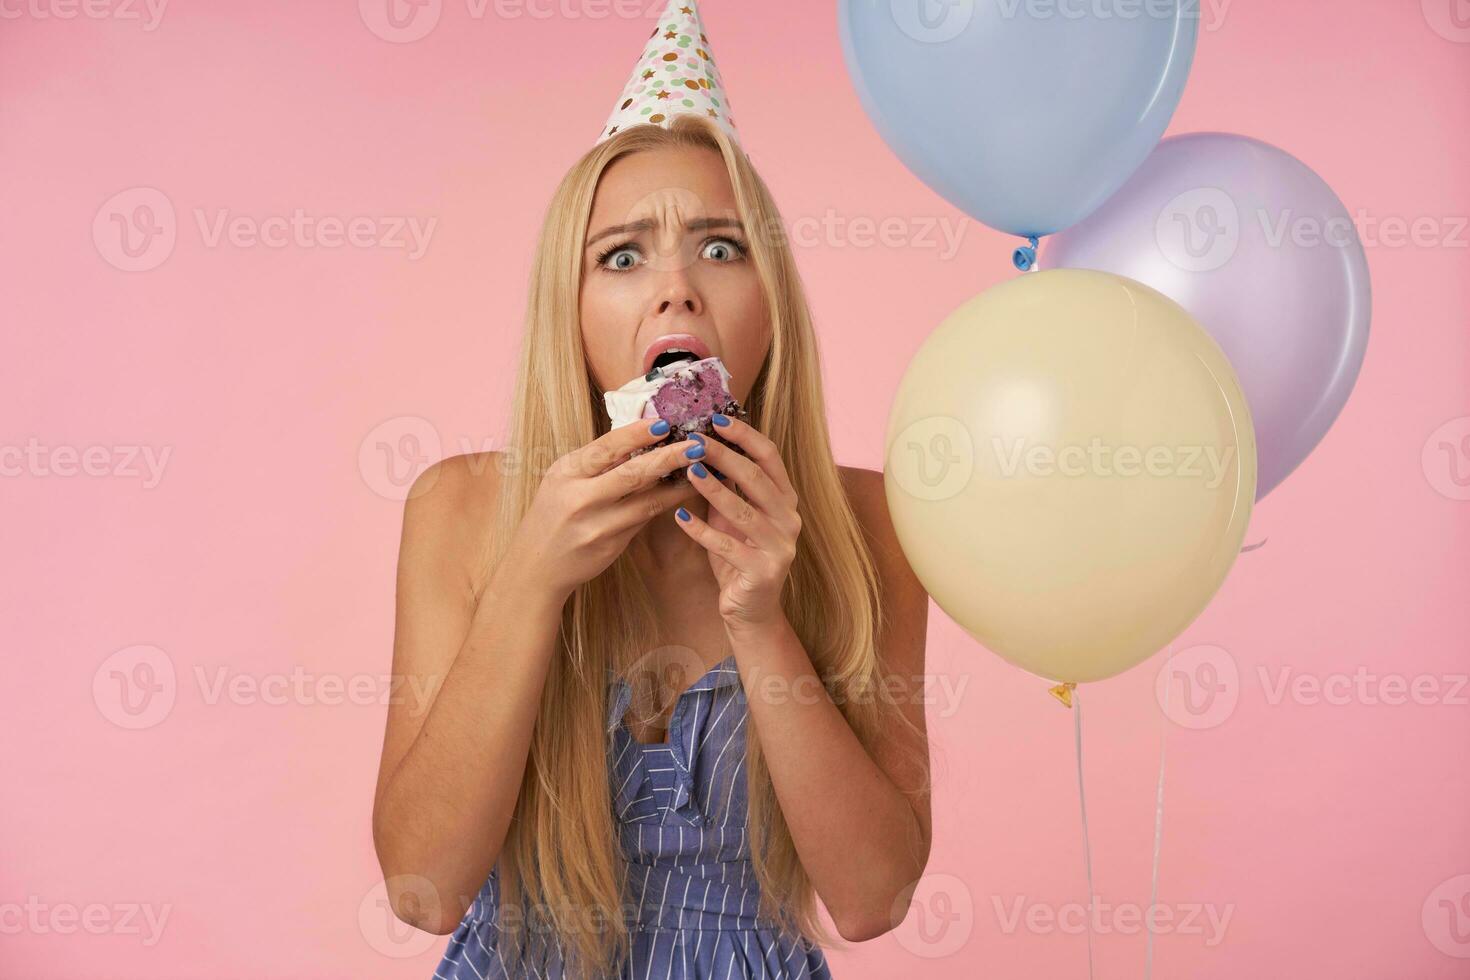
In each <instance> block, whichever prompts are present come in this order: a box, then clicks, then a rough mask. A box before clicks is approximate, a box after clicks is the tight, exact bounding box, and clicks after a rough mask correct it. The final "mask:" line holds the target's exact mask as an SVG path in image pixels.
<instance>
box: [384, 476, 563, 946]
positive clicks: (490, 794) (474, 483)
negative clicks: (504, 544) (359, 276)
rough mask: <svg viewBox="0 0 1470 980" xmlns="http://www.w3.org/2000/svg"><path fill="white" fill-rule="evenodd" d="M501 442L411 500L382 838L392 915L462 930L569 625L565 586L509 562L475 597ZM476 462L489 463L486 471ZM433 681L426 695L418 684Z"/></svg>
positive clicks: (419, 489)
mask: <svg viewBox="0 0 1470 980" xmlns="http://www.w3.org/2000/svg"><path fill="white" fill-rule="evenodd" d="M491 456H492V454H488V453H487V454H482V455H478V456H474V457H471V456H456V457H453V458H451V459H448V460H444V461H442V462H440V463H436V464H434V465H433V466H431V467H430V468H429V469H428V470H425V471H424V473H423V474H422V475H420V477H419V479H418V480H417V481H416V482H415V484H414V489H413V490H412V491H411V492H410V494H409V498H408V501H407V503H406V504H405V507H404V517H403V534H402V541H401V544H400V551H399V560H398V587H397V600H396V605H397V610H396V616H397V625H396V627H395V630H394V638H393V676H394V681H395V685H396V688H395V689H396V690H398V691H400V692H409V694H408V696H406V697H403V698H399V699H395V701H397V702H398V703H394V704H390V705H389V708H388V721H387V730H386V733H385V736H384V740H383V755H382V761H381V764H380V767H379V771H378V784H377V792H376V794H375V797H374V803H373V843H374V845H375V846H376V848H377V853H378V861H379V863H380V864H381V866H382V870H383V876H384V879H385V880H386V882H387V886H388V897H389V901H390V903H391V904H392V907H393V911H394V913H395V914H396V915H397V916H398V917H399V918H400V919H403V921H405V922H407V923H409V924H410V925H413V926H415V927H416V928H419V929H423V930H425V931H427V932H433V933H437V934H439V935H445V934H447V933H449V932H452V931H453V930H454V928H455V927H456V926H457V925H458V923H459V920H460V919H461V918H463V916H464V913H465V910H466V909H468V908H469V906H470V903H471V902H473V901H474V898H475V895H476V894H477V893H478V892H479V890H480V888H481V887H482V886H483V884H484V882H485V878H486V876H488V875H489V873H490V869H491V868H492V867H493V866H494V864H495V861H496V858H497V857H498V856H499V852H500V848H501V846H502V845H503V844H504V842H505V835H506V831H507V830H508V828H509V826H510V820H511V815H512V813H513V812H514V810H515V805H516V800H517V798H518V796H519V793H520V786H521V780H522V777H523V776H524V773H525V768H526V760H527V757H528V755H529V752H530V742H531V731H532V726H533V724H534V722H535V720H536V714H537V710H538V706H539V705H540V703H541V692H542V687H543V685H544V684H545V681H546V674H547V670H548V668H549V665H550V661H551V656H552V653H553V650H554V643H555V639H556V634H557V630H558V629H559V626H560V618H561V607H562V601H559V600H558V597H557V596H556V594H555V591H554V590H552V589H548V588H542V587H540V586H538V585H537V584H536V583H534V582H529V581H525V580H518V579H517V575H516V572H517V571H518V568H517V566H518V565H519V563H518V562H516V561H515V560H514V557H513V556H511V560H507V561H504V562H502V563H501V564H500V566H499V569H498V570H497V573H496V574H494V575H492V577H491V578H490V580H489V581H488V582H487V583H486V585H485V588H484V590H483V592H482V593H481V594H480V595H479V597H478V599H477V598H476V596H475V582H474V573H473V561H474V556H475V555H477V554H478V553H479V550H480V542H481V541H482V540H483V536H484V534H486V533H487V531H486V528H487V527H488V526H489V520H488V517H487V516H486V515H489V514H493V513H494V505H495V500H494V484H495V483H496V480H497V478H498V474H497V473H496V467H495V466H494V465H493V462H492V461H491ZM477 470H479V471H481V472H476V471H477ZM425 691H427V692H433V693H431V694H430V695H429V699H428V701H427V703H426V702H425V701H424V700H423V699H420V698H416V697H415V696H414V693H415V692H425Z"/></svg>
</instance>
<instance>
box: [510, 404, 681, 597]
mask: <svg viewBox="0 0 1470 980" xmlns="http://www.w3.org/2000/svg"><path fill="white" fill-rule="evenodd" d="M655 425H659V426H660V430H659V431H654V429H653V427H654V426H655ZM667 434H668V427H667V423H663V422H661V420H660V421H659V422H647V421H639V422H634V423H630V424H628V425H620V426H618V427H617V428H616V429H613V430H611V431H610V432H607V433H606V434H604V435H602V436H600V437H598V438H597V439H594V440H592V441H591V442H589V443H588V444H587V445H585V446H582V447H581V448H580V449H575V450H573V451H572V452H569V453H567V454H566V455H564V456H561V457H559V458H558V459H557V460H556V461H555V462H554V463H552V464H551V466H550V467H548V468H547V471H546V474H545V476H543V477H542V479H541V484H540V486H539V487H537V489H536V496H535V497H534V498H533V499H532V501H531V506H530V507H529V508H528V509H527V511H526V515H525V518H524V519H523V520H522V521H521V523H520V525H519V526H518V527H517V529H516V539H517V540H516V541H515V545H516V549H515V550H516V552H517V558H518V560H519V568H520V571H519V573H513V574H519V575H520V576H522V577H525V576H530V577H531V578H533V579H535V580H537V581H539V582H540V583H541V584H542V585H543V586H545V587H546V588H548V589H550V590H552V592H553V594H554V595H555V596H556V597H557V598H558V599H562V600H565V599H566V598H567V597H569V596H570V595H571V594H572V592H573V591H574V590H575V589H576V588H577V586H579V585H581V584H582V583H583V582H587V581H589V580H591V579H593V578H595V577H596V576H597V575H598V574H600V573H601V572H602V571H603V570H604V569H606V568H607V567H608V566H609V565H611V564H612V563H613V561H614V560H615V559H616V558H617V557H618V555H620V554H622V553H623V549H624V548H626V547H627V545H628V542H629V541H631V540H632V539H633V536H634V535H635V534H637V533H638V531H639V530H640V529H641V528H642V527H643V525H645V524H647V523H648V522H649V521H650V520H652V519H653V518H655V517H657V516H659V515H660V514H664V513H667V512H668V511H669V510H670V509H672V508H673V507H675V506H677V505H680V504H683V503H685V502H687V501H690V500H693V499H694V498H695V497H698V496H699V495H700V494H699V491H698V490H697V489H695V487H694V485H693V484H691V483H690V482H689V481H688V480H683V479H681V480H678V481H675V482H674V483H663V484H660V482H659V479H660V477H662V476H664V475H665V474H666V473H670V472H672V471H673V470H675V469H679V468H681V467H684V466H688V465H690V464H692V463H693V462H695V459H690V458H689V457H687V456H685V455H684V454H685V452H686V451H687V450H689V449H691V448H693V447H694V446H697V445H699V443H698V442H697V441H696V440H693V439H687V440H685V441H683V442H676V443H673V444H671V445H668V446H660V447H659V448H658V449H655V450H651V451H649V452H645V453H640V454H639V455H637V456H632V457H631V458H630V455H631V454H632V452H633V451H634V450H635V449H642V448H644V447H646V446H651V445H653V444H654V443H657V442H658V441H659V440H660V439H663V438H664V437H665V436H666V435H667ZM697 458H698V457H696V459H697Z"/></svg>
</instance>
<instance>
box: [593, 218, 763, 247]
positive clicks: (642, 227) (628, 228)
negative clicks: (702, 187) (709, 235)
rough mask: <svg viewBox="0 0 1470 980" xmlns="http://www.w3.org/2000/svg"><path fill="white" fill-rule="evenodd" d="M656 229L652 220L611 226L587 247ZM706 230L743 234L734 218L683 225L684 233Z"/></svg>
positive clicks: (703, 219) (594, 238) (693, 221)
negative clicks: (717, 229)
mask: <svg viewBox="0 0 1470 980" xmlns="http://www.w3.org/2000/svg"><path fill="white" fill-rule="evenodd" d="M656 227H658V224H657V222H655V221H654V220H653V219H652V218H642V219H640V220H638V221H630V222H628V223H627V224H625V225H612V226H610V227H608V228H604V229H602V230H601V231H599V232H598V233H597V234H595V235H593V236H592V237H591V238H589V239H587V247H588V248H591V247H592V246H593V245H596V244H597V243H598V242H600V241H602V240H603V239H604V238H611V237H612V236H613V235H627V234H633V233H636V232H642V231H651V230H653V229H654V228H656ZM708 228H734V229H736V230H737V231H739V232H740V233H741V234H744V233H745V226H744V225H742V224H741V223H740V222H739V220H738V219H735V218H694V219H692V220H690V221H689V222H688V223H687V224H685V225H684V229H685V230H686V231H704V230H705V229H708Z"/></svg>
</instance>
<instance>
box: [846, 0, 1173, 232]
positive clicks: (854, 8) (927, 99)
mask: <svg viewBox="0 0 1470 980" xmlns="http://www.w3.org/2000/svg"><path fill="white" fill-rule="evenodd" d="M837 16H838V22H839V23H838V26H839V30H840V34H841V38H842V52H843V57H844V58H845V59H846V61H847V69H848V74H849V76H850V77H851V78H852V81H853V85H854V87H855V88H856V89H857V93H858V98H859V99H860V100H861V101H862V104H863V108H864V109H865V110H866V111H867V113H868V116H869V118H871V119H872V120H873V125H874V126H875V127H876V128H877V130H878V132H879V134H880V135H881V136H882V137H883V139H884V141H885V142H887V144H888V145H889V147H890V148H891V149H892V150H893V152H894V153H896V154H897V155H898V157H899V159H900V160H902V161H903V163H904V165H905V166H907V167H908V168H909V169H910V170H912V171H913V172H914V174H915V175H917V176H918V177H919V179H920V180H922V181H923V182H924V183H926V184H928V185H929V186H930V187H931V188H933V189H934V190H935V191H936V192H938V193H939V194H940V195H942V196H943V197H944V198H945V199H947V200H948V201H949V202H950V203H952V204H954V205H955V206H956V207H958V208H960V209H961V210H962V211H964V212H965V213H966V214H968V215H970V216H971V217H973V218H976V219H977V220H979V221H982V222H984V223H985V224H987V225H989V226H991V227H992V228H996V229H999V230H1000V231H1005V232H1010V233H1011V234H1014V235H1021V236H1025V237H1029V236H1041V235H1049V234H1051V233H1052V232H1056V231H1060V230H1062V229H1063V228H1068V227H1071V226H1072V225H1074V224H1076V223H1077V222H1079V221H1081V220H1082V219H1083V218H1085V217H1087V216H1088V215H1089V214H1091V213H1092V212H1093V211H1094V210H1095V209H1096V208H1097V207H1098V206H1099V205H1101V204H1102V203H1103V202H1104V201H1105V200H1107V199H1108V197H1109V196H1110V195H1111V194H1112V193H1113V192H1114V191H1116V190H1117V189H1118V188H1119V187H1121V186H1122V185H1123V182H1124V181H1126V180H1127V179H1128V177H1129V176H1130V175H1131V174H1132V173H1133V171H1134V170H1136V169H1137V168H1138V166H1139V165H1140V164H1141V163H1142V162H1143V160H1144V158H1145V157H1146V156H1148V154H1149V152H1150V151H1151V150H1153V148H1154V146H1155V145H1157V144H1158V142H1159V137H1160V136H1162V135H1163V133H1164V129H1165V128H1166V127H1167V126H1168V125H1169V118H1170V117H1171V116H1172V115H1173V114H1174V109H1175V107H1176V106H1177V105H1178V104H1179V97H1180V95H1181V94H1182V93H1183V91H1184V81H1185V78H1186V77H1187V76H1188V75H1189V67H1190V64H1191V62H1193V60H1194V47H1195V39H1196V37H1197V35H1198V32H1199V2H1198V0H840V2H839V5H838V12H837ZM1018 261H1019V259H1018Z"/></svg>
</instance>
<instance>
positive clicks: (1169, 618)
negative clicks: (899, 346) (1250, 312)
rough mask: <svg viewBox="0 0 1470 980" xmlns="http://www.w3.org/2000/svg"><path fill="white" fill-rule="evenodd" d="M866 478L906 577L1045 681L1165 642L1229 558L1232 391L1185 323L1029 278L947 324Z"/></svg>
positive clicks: (907, 387)
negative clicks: (910, 573) (879, 490)
mask: <svg viewBox="0 0 1470 980" xmlns="http://www.w3.org/2000/svg"><path fill="white" fill-rule="evenodd" d="M885 445H886V446H887V464H886V466H885V468H884V481H885V486H886V490H887V497H888V506H889V511H890V513H891V514H892V517H893V523H894V526H895V528H896V530H897V532H898V537H899V540H900V542H901V544H902V546H903V550H904V553H905V554H906V555H907V557H908V559H909V563H910V565H911V566H912V567H913V569H914V573H915V574H916V575H918V577H919V579H920V580H921V581H922V582H923V583H924V586H925V587H926V588H927V589H928V590H929V593H930V595H932V596H933V597H934V600H935V602H937V603H938V604H939V607H940V608H941V609H943V610H944V611H945V613H946V614H948V615H949V616H950V617H951V618H952V619H954V620H955V622H957V623H959V624H960V626H962V627H964V629H965V630H966V631H967V632H969V633H970V635H972V636H973V637H975V639H977V640H979V641H980V642H981V643H982V644H984V645H985V646H986V647H988V648H989V649H990V650H992V651H993V652H995V653H997V654H999V655H1000V656H1002V657H1004V658H1005V659H1007V660H1009V661H1011V662H1012V663H1015V664H1017V665H1018V666H1021V667H1024V668H1025V669H1026V670H1029V671H1031V672H1032V673H1035V674H1039V675H1041V676H1042V677H1047V678H1051V679H1052V680H1056V681H1064V682H1065V681H1072V682H1078V683H1080V682H1084V681H1095V680H1101V679H1103V678H1105V677H1111V676H1113V675H1115V674H1119V673H1122V672H1123V671H1125V670H1127V669H1128V668H1130V667H1132V666H1134V665H1135V664H1138V663H1141V662H1142V661H1144V660H1146V659H1147V658H1148V657H1150V656H1152V655H1153V654H1154V653H1155V652H1157V651H1158V650H1161V649H1163V648H1164V647H1165V646H1167V645H1168V643H1169V642H1170V641H1171V640H1173V639H1174V638H1175V637H1176V636H1178V635H1179V634H1180V633H1181V632H1182V631H1183V630H1184V628H1185V627H1186V626H1188V625H1189V624H1190V623H1191V622H1192V621H1193V620H1194V618H1195V617H1196V616H1198V615H1199V613H1200V611H1201V610H1203V609H1204V607H1205V605H1206V604H1207V603H1208V602H1209V601H1210V599H1211V597H1212V596H1214V594H1215V592H1216V590H1218V589H1219V587H1220V584H1221V583H1222V582H1223V581H1224V579H1225V575H1226V573H1227V572H1229V570H1230V566H1231V564H1232V563H1233V562H1234V561H1235V558H1236V556H1237V555H1238V554H1239V553H1240V545H1241V541H1242V539H1243V538H1244V536H1245V531H1246V525H1247V523H1248V522H1249V520H1250V514H1251V505H1252V503H1253V501H1254V500H1255V488H1256V444H1255V433H1254V430H1253V429H1252V426H1251V418H1250V413H1249V410H1248V409H1247V408H1246V402H1245V396H1244V395H1243V394H1242V393H1241V389H1240V383H1239V382H1238V381H1237V380H1236V377H1235V372H1234V371H1233V370H1232V369H1231V367H1230V362H1229V361H1228V360H1227V359H1226V357H1225V355H1224V353H1222V352H1221V350H1220V348H1219V347H1218V346H1217V345H1216V344H1215V342H1214V340H1213V339H1212V338H1211V337H1210V335H1209V334H1207V333H1206V332H1205V331H1204V330H1203V329H1202V328H1201V327H1200V326H1199V325H1198V324H1197V323H1195V321H1194V320H1193V319H1192V318H1191V317H1190V315H1189V314H1188V313H1187V312H1185V310H1184V309H1183V308H1182V307H1181V306H1179V305H1178V304H1177V303H1175V302H1174V301H1173V300H1171V299H1169V298H1168V297H1166V296H1164V295H1163V294H1162V293H1159V292H1156V291H1155V290H1153V289H1151V288H1149V287H1148V286H1145V285H1143V284H1142V283H1139V282H1135V281H1133V280H1131V279H1125V278H1123V277H1121V276H1115V275H1112V274H1111V273H1105V272H1094V271H1090V270H1086V269H1053V270H1047V271H1044V272H1033V273H1028V274H1025V275H1021V276H1018V277H1016V278H1015V279H1012V280H1008V281H1007V282H1005V283H1002V284H1001V285H998V286H995V287H994V288H992V289H989V290H986V291H985V292H984V293H981V294H980V295H979V296H977V297H975V298H974V299H972V300H970V301H969V302H967V303H966V304H965V305H964V306H961V307H960V308H959V309H958V310H956V311H955V312H954V313H953V314H951V315H950V316H949V317H948V318H947V319H946V320H945V321H944V322H943V323H941V324H940V325H939V327H938V328H937V329H936V330H935V331H934V333H933V334H932V335H931V336H930V337H929V339H928V340H926V341H925V342H924V345H923V346H922V347H921V348H920V349H919V351H918V353H917V354H916V355H915V357H914V359H913V362H912V363H911V364H910V365H909V368H908V371H907V372H906V373H905V375H904V377H903V380H902V382H901V383H900V385H899V389H898V394H897V396H896V397H895V399H894V403H893V409H892V411H891V412H890V414H889V419H888V432H887V436H886V439H885Z"/></svg>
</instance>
